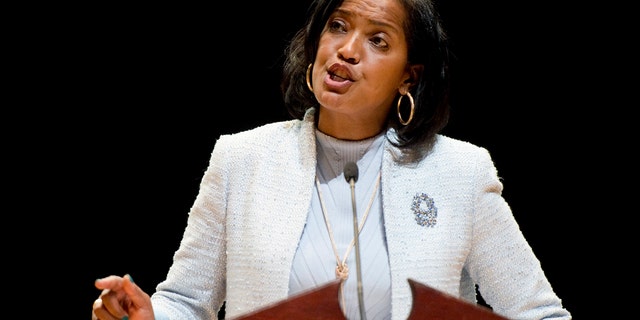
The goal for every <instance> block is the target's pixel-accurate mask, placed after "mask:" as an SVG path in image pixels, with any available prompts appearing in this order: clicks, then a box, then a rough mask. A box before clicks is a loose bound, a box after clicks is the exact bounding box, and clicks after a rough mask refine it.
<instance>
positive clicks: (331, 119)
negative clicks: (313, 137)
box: [318, 110, 385, 140]
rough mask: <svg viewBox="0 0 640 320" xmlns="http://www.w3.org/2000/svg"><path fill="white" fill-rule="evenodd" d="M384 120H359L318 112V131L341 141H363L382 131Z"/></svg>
mask: <svg viewBox="0 0 640 320" xmlns="http://www.w3.org/2000/svg"><path fill="white" fill-rule="evenodd" d="M384 120H385V118H375V117H374V118H372V117H367V118H359V117H353V116H350V115H345V114H336V113H333V112H327V111H326V110H325V112H319V114H318V130H319V131H320V132H322V133H324V134H326V135H328V136H331V137H334V138H336V139H341V140H363V139H367V138H371V137H374V136H376V135H378V134H379V133H380V132H382V131H383V130H384V127H385V121H384Z"/></svg>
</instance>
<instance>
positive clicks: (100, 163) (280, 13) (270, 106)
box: [27, 1, 598, 319]
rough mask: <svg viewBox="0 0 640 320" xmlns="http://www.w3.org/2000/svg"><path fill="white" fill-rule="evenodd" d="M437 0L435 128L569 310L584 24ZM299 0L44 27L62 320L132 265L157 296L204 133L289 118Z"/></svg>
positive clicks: (498, 5) (100, 17)
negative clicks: (441, 97) (486, 162)
mask: <svg viewBox="0 0 640 320" xmlns="http://www.w3.org/2000/svg"><path fill="white" fill-rule="evenodd" d="M440 2H441V4H440V7H441V12H442V15H443V18H444V22H445V26H446V27H447V29H448V30H449V34H450V36H451V39H452V44H453V50H454V53H455V54H456V57H457V60H458V62H457V64H456V66H455V67H454V69H453V71H454V77H455V78H454V79H455V82H454V99H453V114H452V118H451V122H450V125H449V126H448V127H447V128H446V130H445V132H444V133H445V134H447V135H450V136H453V137H456V138H460V139H463V140H468V141H470V142H473V143H475V144H478V145H482V146H484V147H486V148H488V149H489V151H490V152H491V153H492V155H493V157H494V160H495V163H496V165H497V167H498V171H499V174H500V176H502V178H503V181H504V185H505V190H504V196H505V198H506V199H507V200H508V201H509V203H510V204H511V206H512V208H513V210H514V214H515V215H516V218H517V220H518V221H519V223H520V225H521V228H522V230H523V232H524V234H525V236H526V237H527V238H528V239H529V241H530V243H531V245H532V247H533V249H534V251H535V252H536V253H537V255H538V257H539V258H540V260H541V262H542V266H543V268H544V269H545V270H546V273H547V276H548V277H549V279H550V281H551V283H552V284H553V286H554V288H555V290H556V291H557V293H558V294H559V296H560V297H561V298H562V299H563V301H564V303H565V305H566V307H567V308H568V309H569V310H570V311H572V312H573V314H574V316H576V318H582V317H581V316H584V315H585V314H586V313H587V312H588V311H586V310H585V309H586V306H585V304H586V301H587V300H588V297H589V288H590V285H591V284H590V283H589V281H583V280H581V279H582V275H581V274H580V273H579V272H577V269H578V268H580V267H582V266H583V264H584V263H585V262H586V260H587V258H586V254H585V253H586V252H589V250H590V249H589V248H588V246H589V244H591V243H590V242H585V237H583V234H582V232H583V231H582V229H581V228H578V227H576V224H581V223H580V220H581V219H583V214H584V213H585V212H588V211H590V210H592V206H593V205H592V204H590V203H589V202H590V201H592V200H594V199H593V198H591V197H592V192H591V190H592V187H593V180H594V179H596V178H597V175H598V173H597V172H596V173H593V172H591V176H590V177H585V175H584V171H583V170H582V169H581V167H579V166H578V165H577V164H581V165H586V166H589V165H593V164H595V163H594V162H595V161H596V160H594V159H593V157H592V155H593V150H592V149H589V148H587V146H586V143H585V142H581V141H585V140H591V138H592V137H591V136H590V135H592V133H591V132H592V130H591V128H590V126H591V124H592V123H593V122H592V121H594V119H585V118H584V116H581V114H582V115H584V111H583V110H582V109H581V108H583V107H584V106H585V105H587V104H589V103H591V102H592V101H589V100H590V99H591V98H592V96H590V95H588V94H587V93H588V89H586V88H587V83H588V82H589V81H588V80H587V79H588V75H587V73H586V71H584V70H583V62H582V60H580V59H577V58H576V57H580V56H583V55H584V54H585V51H586V48H585V47H584V44H583V40H584V39H582V37H583V35H582V33H580V32H576V30H575V29H574V28H575V27H570V26H566V19H567V17H569V16H571V13H570V10H569V9H568V8H567V9H563V8H559V7H555V8H553V9H554V10H549V7H534V6H533V4H532V3H521V2H513V1H498V2H495V1H494V2H490V3H488V2H479V1H472V2H468V3H462V2H459V1H440ZM308 3H309V1H293V2H292V3H291V4H287V5H273V4H272V3H270V2H266V3H263V2H258V3H257V4H253V3H252V4H248V3H237V4H233V3H232V4H226V5H224V6H223V5H220V6H218V7H209V6H206V7H205V6H200V5H197V6H196V5H193V6H191V5H190V4H175V3H170V4H164V5H162V4H160V3H154V4H152V5H149V6H148V7H145V6H143V5H135V6H132V5H129V6H128V7H126V6H122V7H121V6H117V7H116V6H106V5H105V7H99V6H98V5H95V4H94V5H91V6H90V7H83V8H75V10H78V11H77V12H81V14H71V13H65V14H62V17H64V18H61V19H57V20H56V21H55V23H54V24H53V26H55V27H53V26H51V29H48V28H42V30H41V32H42V33H43V34H44V35H43V36H42V38H43V39H45V38H46V39H48V40H47V41H50V42H48V43H47V45H43V47H46V50H49V52H51V53H52V54H50V55H49V57H51V58H50V60H47V61H44V62H39V63H42V66H43V68H45V69H49V68H50V70H47V71H49V72H46V74H48V75H51V74H57V75H59V76H50V78H47V77H45V78H43V79H42V80H43V81H49V82H50V83H51V85H50V86H49V87H48V88H49V89H48V90H44V91H43V92H42V94H43V95H47V96H48V98H50V99H51V100H53V101H56V102H57V104H56V107H55V108H53V107H51V108H49V109H47V110H48V111H44V112H42V113H40V115H41V116H43V118H44V119H42V120H43V122H47V119H46V118H47V117H48V116H51V120H53V117H55V119H56V120H55V122H54V123H48V125H46V126H44V127H45V128H46V130H44V131H46V132H45V133H43V134H41V135H40V137H39V138H38V142H37V143H38V144H37V145H35V146H34V149H38V151H37V152H38V153H39V157H42V158H44V159H46V163H47V165H46V167H45V168H42V164H39V165H33V167H32V170H31V171H35V172H38V171H39V170H42V169H44V170H46V171H50V172H51V171H52V172H54V176H53V177H50V179H49V180H47V183H46V186H45V187H46V188H47V190H48V191H49V192H51V194H54V196H52V198H51V199H48V198H47V199H43V200H42V201H44V202H46V207H47V208H48V209H47V211H49V210H51V211H57V212H58V213H56V215H55V217H53V216H51V215H47V217H43V218H41V219H39V222H40V223H41V224H43V225H44V226H45V228H44V229H46V231H44V232H43V234H46V236H47V237H46V239H45V241H44V242H43V243H40V244H41V245H42V244H44V245H45V246H44V248H45V249H42V248H43V247H40V249H38V250H39V251H38V252H37V254H47V253H48V254H51V253H55V254H56V255H55V256H56V258H54V259H47V261H50V262H47V263H44V264H40V266H43V267H51V268H53V269H55V270H56V271H57V272H58V275H59V276H61V279H57V280H56V281H57V282H62V286H64V287H65V288H66V289H71V290H70V291H71V292H72V295H71V297H69V296H66V295H65V296H63V297H61V298H62V299H64V300H66V301H67V303H68V301H72V305H71V307H70V309H71V310H65V311H63V312H62V313H61V314H63V315H64V316H65V317H66V318H71V319H82V318H83V317H84V318H85V319H88V318H89V314H90V310H91V304H92V302H93V300H94V299H95V298H96V297H97V296H98V294H99V291H98V290H97V289H95V288H94V287H93V281H94V279H96V278H99V277H103V276H106V275H109V274H117V275H123V274H125V273H130V274H131V275H132V276H133V278H134V280H135V281H136V282H137V283H138V284H139V285H140V286H141V287H142V288H143V289H144V290H146V291H147V292H149V293H151V292H153V290H154V288H155V285H156V284H157V283H158V282H159V281H161V280H162V279H163V278H164V276H165V274H166V272H167V270H168V268H169V265H170V264H171V259H172V255H173V252H174V251H175V250H176V249H177V247H178V243H179V241H180V238H181V235H182V231H183V229H184V226H185V224H186V218H187V211H188V210H189V207H190V206H191V203H192V201H193V199H194V197H195V194H196V192H197V187H198V183H199V179H200V177H201V175H202V173H203V171H204V169H205V167H206V165H207V161H208V156H209V153H210V151H211V149H212V148H213V145H214V143H215V140H216V138H217V137H218V136H219V135H220V134H223V133H229V132H235V131H238V130H244V129H248V128H251V127H254V126H256V125H260V124H263V123H266V122H270V121H275V120H281V119H286V118H287V116H286V113H285V111H284V108H283V107H282V104H281V98H280V93H279V89H278V85H279V83H278V81H279V76H280V73H279V72H280V71H279V67H280V64H281V62H282V60H281V58H282V56H281V55H282V50H283V48H284V45H285V44H286V41H287V40H288V39H289V38H290V36H291V35H292V34H293V32H294V31H295V30H296V29H297V28H298V27H299V26H300V25H301V24H302V22H303V16H304V13H305V11H306V6H307V4H308ZM547 5H548V4H547ZM574 19H577V18H574ZM34 63H35V62H34ZM576 84H580V85H582V86H580V85H576ZM585 90H586V91H587V92H585ZM27 112H28V111H27ZM52 122H53V121H52ZM36 175H37V173H36ZM594 175H595V176H594ZM55 224H57V226H60V227H55V228H53V227H52V226H53V225H55ZM48 243H56V244H57V245H58V246H56V247H55V249H48V247H47V246H46V244H48ZM69 281H70V282H71V284H69ZM59 284H60V283H58V285H59ZM54 296H55V295H54Z"/></svg>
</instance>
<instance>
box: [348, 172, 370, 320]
mask: <svg viewBox="0 0 640 320" xmlns="http://www.w3.org/2000/svg"><path fill="white" fill-rule="evenodd" d="M349 166H351V167H349ZM347 168H348V169H347ZM346 172H349V174H348V176H347V179H348V181H349V186H351V206H352V209H353V241H354V242H353V246H354V247H355V250H356V276H357V279H358V305H359V306H360V320H366V319H367V317H366V314H365V310H364V296H363V293H362V268H361V267H360V240H359V238H360V234H359V232H358V229H359V228H358V213H357V212H358V211H357V208H356V189H355V186H356V180H357V179H358V178H357V177H358V166H357V165H356V164H355V163H353V162H351V163H347V166H345V173H346Z"/></svg>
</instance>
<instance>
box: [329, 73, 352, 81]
mask: <svg viewBox="0 0 640 320" xmlns="http://www.w3.org/2000/svg"><path fill="white" fill-rule="evenodd" d="M329 79H331V80H333V81H336V82H343V81H352V80H351V79H349V78H348V76H347V75H339V74H337V73H333V72H329Z"/></svg>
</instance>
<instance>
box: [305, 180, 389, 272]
mask: <svg viewBox="0 0 640 320" xmlns="http://www.w3.org/2000/svg"><path fill="white" fill-rule="evenodd" d="M379 185H380V172H378V177H377V178H376V186H375V187H374V188H373V193H372V194H371V199H370V200H369V204H368V205H367V210H366V211H365V212H364V215H363V216H362V221H361V222H360V225H359V226H358V235H360V231H362V227H364V223H365V221H367V216H368V215H369V211H370V210H371V206H372V205H373V200H374V199H375V197H376V193H377V192H378V186H379ZM316 189H317V190H318V198H319V199H320V206H321V207H322V214H323V215H324V223H325V224H326V226H327V231H329V239H331V246H332V247H333V253H334V254H335V255H336V264H337V265H336V278H338V279H341V280H346V279H347V278H348V277H349V267H348V266H347V257H348V256H349V252H350V251H351V249H352V248H353V245H354V244H355V241H356V239H355V236H354V239H352V240H351V243H350V244H349V246H347V251H346V252H345V254H344V258H343V259H340V255H339V254H338V247H337V246H336V241H335V240H334V238H333V231H332V229H331V223H329V216H328V215H327V208H326V207H325V205H324V199H322V191H321V190H320V180H318V176H317V175H316ZM342 283H343V284H344V281H343V282H342Z"/></svg>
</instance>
